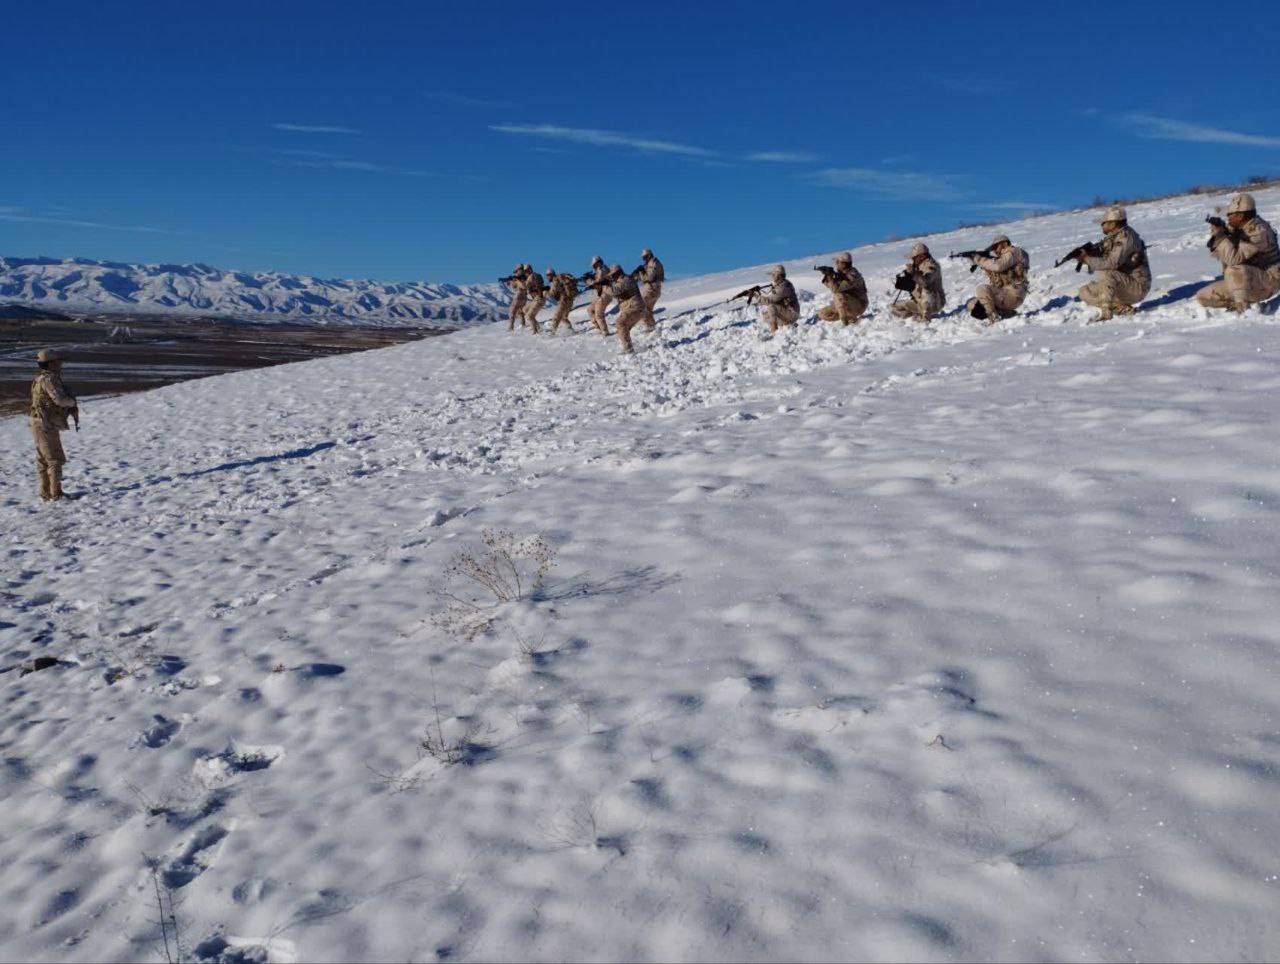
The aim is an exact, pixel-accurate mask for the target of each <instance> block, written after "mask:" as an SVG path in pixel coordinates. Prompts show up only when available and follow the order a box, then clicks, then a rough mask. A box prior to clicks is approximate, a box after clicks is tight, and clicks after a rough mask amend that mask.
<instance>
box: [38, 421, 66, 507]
mask: <svg viewBox="0 0 1280 964" xmlns="http://www.w3.org/2000/svg"><path fill="white" fill-rule="evenodd" d="M31 437H32V439H33V440H34V441H35V443H36V476H37V477H38V478H39V480H40V498H42V499H61V498H62V466H63V465H64V464H66V461H67V456H66V453H65V452H63V450H62V433H61V432H59V431H58V430H57V429H56V428H45V426H44V425H43V423H41V422H38V421H36V422H32V423H31Z"/></svg>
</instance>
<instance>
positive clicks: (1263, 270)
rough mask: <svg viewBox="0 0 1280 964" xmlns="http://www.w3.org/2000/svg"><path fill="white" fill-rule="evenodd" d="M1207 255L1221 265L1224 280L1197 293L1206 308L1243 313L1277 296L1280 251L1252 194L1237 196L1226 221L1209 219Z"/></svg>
mask: <svg viewBox="0 0 1280 964" xmlns="http://www.w3.org/2000/svg"><path fill="white" fill-rule="evenodd" d="M1208 220H1209V223H1210V225H1212V231H1211V233H1210V235H1209V251H1210V252H1211V253H1212V254H1213V256H1214V257H1215V258H1217V259H1218V260H1219V261H1220V262H1222V267H1223V272H1222V274H1223V277H1222V280H1221V281H1215V282H1214V283H1213V284H1211V285H1209V286H1208V287H1206V288H1201V289H1200V290H1199V291H1198V292H1196V300H1197V301H1198V302H1200V304H1201V305H1203V306H1204V307H1205V308H1229V309H1231V310H1232V311H1237V312H1239V311H1244V310H1245V309H1246V308H1248V307H1249V306H1250V305H1252V304H1256V303H1258V302H1260V301H1266V300H1267V299H1268V298H1271V297H1274V296H1275V295H1276V294H1277V293H1280V249H1277V247H1276V232H1275V228H1273V227H1272V226H1271V225H1270V224H1268V223H1267V222H1266V221H1264V220H1263V219H1262V218H1260V217H1258V209H1257V206H1256V205H1255V204H1254V202H1253V195H1252V194H1237V195H1236V196H1235V197H1233V198H1232V199H1231V204H1230V205H1229V206H1228V207H1227V220H1226V222H1223V221H1222V219H1221V218H1209V219H1208Z"/></svg>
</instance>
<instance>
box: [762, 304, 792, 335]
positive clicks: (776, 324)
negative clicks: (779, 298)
mask: <svg viewBox="0 0 1280 964" xmlns="http://www.w3.org/2000/svg"><path fill="white" fill-rule="evenodd" d="M799 317H800V309H799V308H792V307H789V306H788V305H761V306H760V320H761V321H763V322H764V323H765V324H766V325H768V326H769V330H770V331H777V330H778V329H779V328H786V327H787V326H788V325H794V324H795V323H796V320H797V319H798V318H799Z"/></svg>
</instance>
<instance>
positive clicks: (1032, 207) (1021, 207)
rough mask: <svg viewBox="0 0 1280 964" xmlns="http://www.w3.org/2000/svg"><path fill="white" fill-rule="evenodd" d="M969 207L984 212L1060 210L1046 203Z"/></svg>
mask: <svg viewBox="0 0 1280 964" xmlns="http://www.w3.org/2000/svg"><path fill="white" fill-rule="evenodd" d="M968 206H969V207H971V208H975V209H978V210H983V211H1054V210H1057V208H1058V205H1056V204H1046V203H1045V202H1044V201H983V202H981V203H978V204H970V205H968Z"/></svg>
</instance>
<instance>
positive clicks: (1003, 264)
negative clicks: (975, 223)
mask: <svg viewBox="0 0 1280 964" xmlns="http://www.w3.org/2000/svg"><path fill="white" fill-rule="evenodd" d="M973 263H974V265H975V266H976V267H979V268H981V269H982V270H983V271H985V272H986V273H987V283H986V284H984V285H978V290H977V293H976V294H977V296H976V297H974V298H970V299H969V313H970V314H971V315H973V317H975V318H977V319H979V320H985V321H986V323H987V324H988V325H994V324H995V323H996V322H997V321H999V320H1000V319H1001V318H1012V317H1013V316H1014V315H1016V314H1017V313H1018V308H1019V307H1020V306H1021V305H1022V303H1023V302H1024V301H1026V300H1027V271H1028V270H1029V269H1030V268H1031V258H1030V257H1029V256H1028V255H1027V252H1026V251H1024V250H1023V249H1022V248H1019V247H1017V246H1016V245H1014V244H1013V242H1011V241H1010V240H1009V239H1008V237H1006V236H1005V235H1003V234H998V235H996V237H995V239H994V240H993V241H992V242H991V245H990V246H989V247H988V248H987V253H986V254H979V255H977V256H976V257H975V258H974V259H973Z"/></svg>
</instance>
